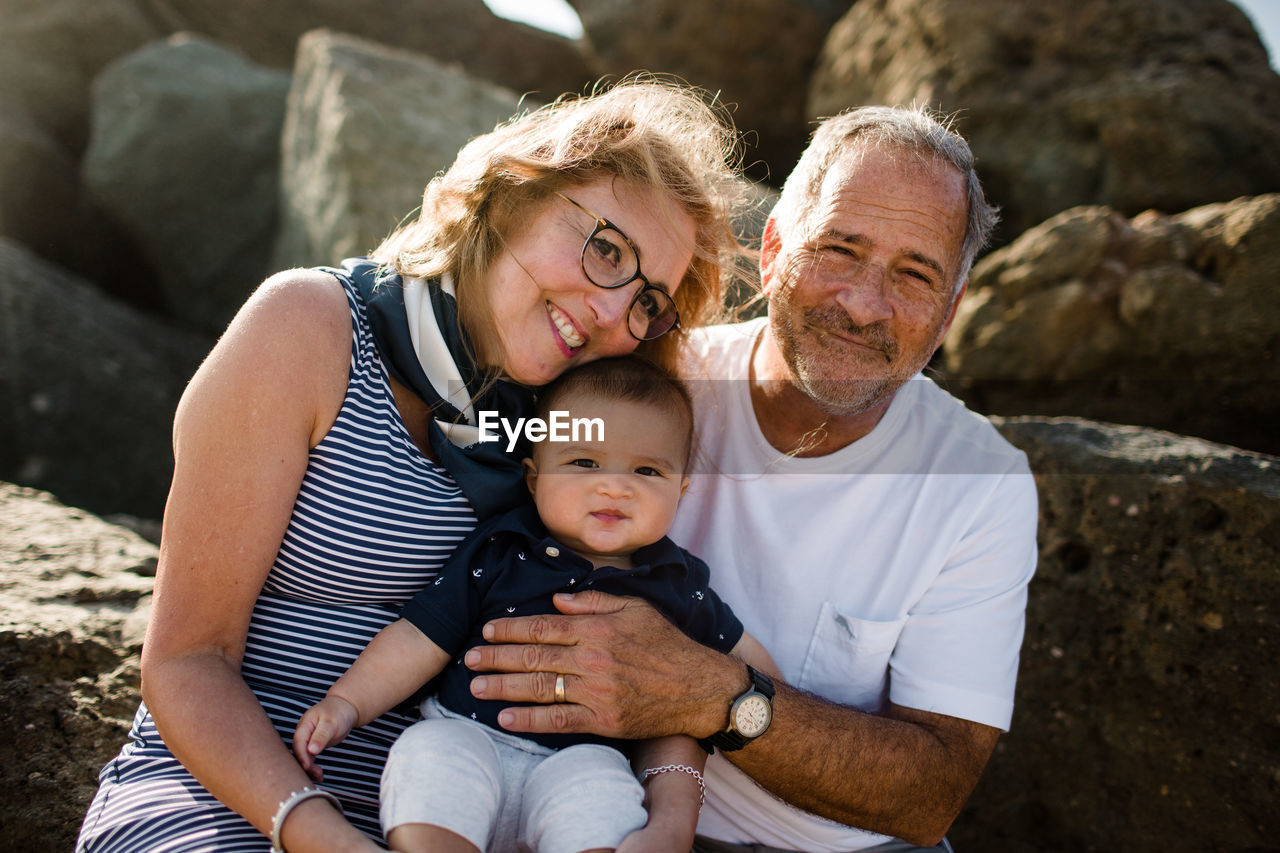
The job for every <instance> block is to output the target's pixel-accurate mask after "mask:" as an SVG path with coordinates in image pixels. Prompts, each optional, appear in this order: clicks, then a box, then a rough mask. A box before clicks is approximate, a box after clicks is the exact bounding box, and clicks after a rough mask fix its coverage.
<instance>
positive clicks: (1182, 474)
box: [950, 418, 1280, 853]
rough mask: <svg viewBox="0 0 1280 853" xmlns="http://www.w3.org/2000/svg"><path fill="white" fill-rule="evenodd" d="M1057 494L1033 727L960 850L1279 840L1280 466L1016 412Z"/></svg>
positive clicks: (978, 799)
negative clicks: (1279, 575)
mask: <svg viewBox="0 0 1280 853" xmlns="http://www.w3.org/2000/svg"><path fill="white" fill-rule="evenodd" d="M1001 431H1002V432H1003V433H1004V435H1005V437H1006V438H1008V439H1009V440H1010V441H1012V442H1013V443H1014V444H1015V445H1017V446H1018V447H1021V448H1022V449H1023V450H1025V451H1026V452H1027V454H1028V456H1029V457H1030V461H1031V468H1032V470H1033V471H1034V472H1035V474H1036V483H1037V486H1038V488H1039V491H1040V532H1039V538H1040V564H1039V568H1038V569H1037V572H1036V577H1035V579H1034V580H1033V581H1032V584H1031V590H1030V602H1029V605H1028V611H1027V635H1026V640H1025V642H1024V644H1023V651H1022V664H1021V669H1020V673H1019V679H1018V698H1017V705H1016V708H1015V711H1014V720H1013V726H1012V729H1011V730H1010V732H1009V734H1008V735H1006V736H1004V737H1003V738H1002V739H1001V743H1000V746H999V747H998V749H997V752H996V754H995V756H994V757H993V758H992V760H991V763H990V765H989V766H988V768H987V771H986V773H985V775H984V777H983V779H982V781H981V783H980V784H979V786H978V790H977V792H976V793H975V794H974V797H973V799H972V800H971V801H970V804H969V806H968V808H967V809H966V811H965V813H964V814H963V815H962V816H961V817H960V819H959V820H958V821H957V822H956V825H955V828H954V829H953V830H952V832H951V833H950V835H951V839H952V841H953V842H954V843H955V845H956V849H958V850H959V849H973V850H1008V851H1027V853H1030V851H1036V853H1058V851H1062V853H1065V851H1078V850H1124V849H1134V850H1241V851H1243V850H1259V851H1260V850H1269V849H1272V848H1273V846H1274V839H1275V837H1276V834H1277V832H1280V813H1277V811H1276V809H1275V808H1274V806H1275V786H1276V775H1275V774H1276V768H1277V767H1280V737H1278V736H1277V735H1278V734H1280V722H1278V721H1277V717H1276V714H1275V709H1276V707H1277V706H1280V670H1278V669H1277V668H1276V665H1275V655H1276V649H1277V647H1280V601H1278V600H1277V595H1278V594H1280V586H1277V584H1276V567H1277V565H1280V459H1278V458H1276V457H1269V456H1263V455H1260V454H1254V453H1247V452H1244V451H1240V450H1237V449H1235V448H1232V447H1225V446H1222V445H1215V444H1210V443H1208V442H1204V441H1199V440H1196V439H1191V438H1184V437H1180V436H1175V435H1171V434H1167V433H1161V432H1157V431H1154V430H1146V429H1140V428H1135V427H1116V426H1108V425H1104V424H1099V423H1090V422H1087V421H1082V420H1077V419H1031V418H1019V419H1016V420H1009V421H1007V422H1005V423H1004V424H1003V425H1002V426H1001Z"/></svg>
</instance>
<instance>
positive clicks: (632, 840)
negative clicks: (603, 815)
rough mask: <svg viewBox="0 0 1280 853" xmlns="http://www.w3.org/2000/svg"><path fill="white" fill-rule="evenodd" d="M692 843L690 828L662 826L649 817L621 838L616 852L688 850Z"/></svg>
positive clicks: (643, 852) (661, 852)
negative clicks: (648, 819) (644, 822)
mask: <svg viewBox="0 0 1280 853" xmlns="http://www.w3.org/2000/svg"><path fill="white" fill-rule="evenodd" d="M692 845H693V831H692V829H691V828H685V827H671V826H664V825H662V824H661V823H660V822H657V821H654V820H652V819H651V820H650V821H649V823H648V824H646V825H645V826H643V827H641V828H640V829H637V830H636V831H635V832H633V833H631V834H630V835H628V836H627V837H626V838H624V839H622V843H621V844H619V845H618V848H617V851H616V853H670V851H672V850H688V849H689V847H690V846H692Z"/></svg>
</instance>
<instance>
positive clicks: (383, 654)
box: [293, 619, 449, 782]
mask: <svg viewBox="0 0 1280 853" xmlns="http://www.w3.org/2000/svg"><path fill="white" fill-rule="evenodd" d="M448 662H449V655H448V654H446V653H445V651H444V650H443V649H441V648H440V647H439V646H437V645H436V644H435V643H433V642H432V641H431V640H429V639H428V638H427V637H426V635H425V634H423V633H422V632H421V631H419V630H418V629H417V628H416V627H414V625H413V623H411V622H408V621H406V620H404V619H397V620H396V621H395V622H392V623H391V624H390V625H388V626H387V627H385V628H383V629H382V630H381V631H379V632H378V635H377V636H376V637H374V638H373V640H372V641H371V642H370V643H369V645H368V647H366V648H365V650H364V651H363V652H361V653H360V657H358V658H356V660H355V663H353V664H351V668H350V669H348V670H347V671H346V673H345V674H344V675H343V676H342V677H341V678H339V679H338V680H337V681H336V682H335V683H334V685H333V686H332V687H330V688H329V692H328V693H327V694H326V695H325V697H324V699H322V700H321V701H320V702H318V703H317V704H315V705H313V706H312V707H311V708H309V709H307V712H306V713H305V714H303V715H302V719H300V720H298V726H297V728H296V729H295V730H294V733H293V754H294V755H295V756H297V758H298V762H299V763H300V764H301V765H302V767H303V769H304V770H306V771H307V773H308V774H310V776H311V778H313V779H315V780H316V781H317V782H318V781H320V779H321V777H322V776H323V773H322V771H321V770H320V768H319V767H318V766H317V765H316V764H315V762H314V760H313V759H314V758H315V757H316V756H317V755H319V754H320V752H321V751H322V750H324V749H325V748H326V747H328V746H332V745H333V744H335V743H339V742H340V741H341V740H342V739H343V738H345V737H346V736H347V734H348V733H350V731H351V730H352V729H353V728H355V727H357V726H363V725H365V724H367V723H369V722H370V721H372V720H375V719H377V718H378V717H379V716H381V715H382V714H385V713H386V712H387V711H389V710H391V709H392V708H394V707H395V706H396V705H398V704H400V703H401V702H403V701H404V700H405V699H408V698H409V697H410V696H412V695H413V692H414V691H415V690H417V689H418V688H419V687H421V686H422V685H424V684H426V683H427V682H428V681H430V680H431V679H432V678H434V677H435V676H436V675H438V674H439V673H440V671H441V670H442V669H444V667H445V665H446V664H447V663H448Z"/></svg>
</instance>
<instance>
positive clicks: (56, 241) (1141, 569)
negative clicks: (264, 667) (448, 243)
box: [0, 0, 1280, 853]
mask: <svg viewBox="0 0 1280 853" xmlns="http://www.w3.org/2000/svg"><path fill="white" fill-rule="evenodd" d="M571 2H572V3H573V5H574V7H575V8H576V9H577V10H578V12H579V14H580V16H581V18H582V21H583V24H584V26H585V29H586V33H587V34H586V36H585V37H584V38H583V39H582V40H579V41H576V42H575V41H569V40H566V39H563V38H560V37H557V36H553V35H549V34H547V33H544V32H541V31H538V30H534V29H531V28H529V27H526V26H523V25H519V24H514V23H511V22H508V21H504V20H501V19H498V18H496V17H494V16H493V15H492V14H491V13H490V12H489V11H488V9H487V8H486V7H485V6H484V5H483V4H482V2H481V0H364V2H360V3H352V2H345V0H273V2H271V3H270V4H263V3H257V2H250V0H221V2H219V3H217V4H211V3H208V2H204V0H0V190H2V191H0V336H2V337H0V481H6V483H5V484H0V605H2V609H0V614H2V615H0V679H2V680H0V759H2V760H0V848H4V849H8V850H19V851H26V850H30V851H50V850H69V849H71V845H72V839H73V838H74V835H75V832H76V830H77V827H78V824H79V820H80V817H81V815H82V814H83V810H84V807H85V805H86V803H87V801H88V798H89V797H90V796H91V793H92V790H93V787H94V784H95V775H96V772H97V769H98V768H99V767H100V766H101V764H102V763H103V762H104V761H105V760H106V759H107V758H108V757H109V756H110V755H111V754H113V753H114V752H115V751H116V750H117V749H118V747H119V745H120V743H121V742H122V740H123V737H124V732H125V730H126V728H127V724H128V721H129V718H130V717H131V715H132V712H133V709H134V707H135V706H136V702H137V682H138V676H137V661H138V657H137V654H138V650H139V647H140V643H141V637H142V627H143V626H144V625H145V620H146V606H147V593H148V590H149V587H150V583H151V581H150V578H151V577H152V575H153V574H154V571H155V560H156V548H155V545H154V544H153V543H154V541H155V538H156V528H157V526H158V525H157V523H156V519H158V518H159V516H160V513H161V510H162V506H163V500H164V494H165V490H166V486H167V481H168V477H169V474H170V468H171V458H170V451H169V443H168V430H169V422H170V419H171V417H172V412H173V408H174V405H175V403H176V401H177V398H178V395H179V394H180V393H181V390H182V388H183V385H184V383H185V382H186V380H187V379H188V377H189V376H190V375H191V373H192V372H193V370H194V369H195V367H196V365H197V364H198V363H199V361H200V359H201V358H202V357H203V355H204V353H206V352H207V351H208V349H209V347H210V346H211V345H212V343H213V341H214V340H215V339H216V337H217V335H218V334H219V333H220V331H221V330H222V329H223V328H224V327H225V324H226V322H227V320H228V319H229V318H230V317H231V315H232V314H233V313H234V311H235V309H236V307H237V306H238V305H239V304H240V303H241V302H242V301H243V299H244V298H245V296H246V295H247V294H248V293H249V292H250V291H251V290H252V288H253V287H254V286H255V285H256V283H257V282H258V281H260V280H261V279H262V278H263V277H264V276H265V275H267V274H269V273H270V272H272V271H273V270H275V269H277V268H280V267H283V266H287V265H294V264H307V265H313V264H318V263H333V262H336V261H338V260H340V259H341V258H342V257H344V256H348V255H353V254H359V253H362V252H364V251H367V250H368V249H369V248H371V247H372V246H373V245H375V244H376V243H377V242H378V240H379V239H380V238H381V237H382V236H383V235H385V234H386V233H387V232H388V231H390V230H391V229H392V228H393V227H394V226H395V224H396V223H397V222H398V221H400V219H401V218H403V217H404V216H406V215H409V214H410V213H411V212H412V211H413V209H414V207H415V206H416V204H417V202H418V199H419V198H420V195H421V192H422V188H423V186H424V185H425V184H426V182H427V181H428V180H429V179H430V177H431V176H432V175H433V174H434V173H435V172H436V171H438V170H440V169H442V168H444V167H446V166H447V165H448V164H449V163H450V162H451V161H452V158H453V155H454V153H455V152H456V151H457V149H458V147H459V146H460V145H461V144H462V143H463V142H464V141H465V140H466V139H467V138H469V137H470V136H472V135H474V134H477V133H481V132H484V131H486V130H488V129H491V128H492V127H493V125H494V123H495V122H497V121H499V120H501V119H503V118H506V117H507V116H509V115H511V114H512V113H513V112H514V111H516V110H518V109H520V108H521V107H522V106H527V105H530V104H536V103H541V102H543V101H546V100H549V99H551V98H553V97H555V96H556V95H558V94H559V93H561V92H565V91H582V90H583V89H584V88H586V87H588V86H589V85H590V84H591V83H592V82H593V81H595V80H596V79H598V78H599V77H600V76H602V75H605V74H612V75H618V74H622V73H626V72H628V71H631V70H633V69H649V70H653V71H659V72H667V73H672V74H677V75H680V76H682V77H684V78H686V79H688V80H690V81H692V82H694V83H696V84H698V85H700V86H702V87H704V88H706V89H707V90H709V91H713V92H719V93H720V97H721V99H722V100H723V101H725V102H727V103H730V104H733V105H735V112H734V115H735V118H736V121H737V122H738V124H739V126H740V129H742V130H743V131H745V132H746V133H747V144H746V147H745V149H744V154H745V160H746V162H747V164H748V167H749V169H748V171H749V174H750V175H751V176H752V177H753V178H754V179H755V180H757V181H759V182H760V187H759V194H760V196H761V197H764V198H768V197H769V195H770V194H771V192H772V190H771V189H770V186H769V185H770V183H773V184H776V183H777V182H778V181H780V180H781V179H782V178H783V177H784V176H785V175H786V174H787V172H788V171H789V169H790V167H791V165H792V164H793V163H794V160H795V157H796V156H797V154H798V152H799V151H800V150H801V148H802V147H803V145H804V143H805V141H806V137H807V133H808V131H809V129H810V127H811V122H812V120H813V119H814V118H816V117H818V116H822V115H829V114H831V113H833V112H836V111H838V110H841V109H843V108H845V107H848V106H853V105H857V104H863V103H907V102H912V101H917V102H922V103H928V104H930V105H933V106H935V107H938V108H941V109H943V110H945V111H948V112H955V113H956V114H957V118H956V123H957V125H958V127H959V129H960V130H961V131H962V132H963V133H965V135H966V136H967V137H968V138H969V139H970V140H971V141H972V143H973V147H974V150H975V152H976V154H977V156H978V160H979V169H980V172H981V173H982V175H983V177H984V180H985V182H986V184H987V186H988V188H989V192H990V195H991V196H992V197H993V198H994V200H996V201H997V202H999V203H1000V204H1001V205H1002V206H1003V213H1004V223H1003V225H1002V227H1001V231H1000V233H999V235H998V242H997V246H996V247H995V249H994V250H993V251H992V252H990V253H989V254H988V255H987V256H986V257H985V258H984V259H983V260H982V261H981V262H980V263H979V265H978V267H977V268H976V269H975V272H974V275H973V279H972V283H971V287H970V293H969V296H968V297H967V298H966V301H965V302H964V303H963V304H962V311H961V314H960V316H959V318H958V319H957V321H956V324H955V327H954V329H953V331H952V335H951V338H950V340H949V342H948V344H947V346H946V350H945V353H944V355H943V357H942V358H941V359H940V360H939V361H938V364H937V365H936V370H937V372H938V375H939V377H940V378H941V379H942V380H943V381H944V382H945V383H946V384H947V385H948V387H949V388H951V389H952V390H953V392H954V393H956V394H958V395H960V396H962V397H964V398H965V399H966V400H967V401H969V402H970V403H971V404H972V405H974V406H975V407H976V408H978V409H979V410H981V411H986V412H991V413H994V414H997V415H1002V416H1006V417H1002V418H999V419H998V420H999V423H1000V427H1001V429H1002V430H1003V431H1004V433H1005V434H1006V436H1007V437H1008V438H1009V439H1010V440H1011V441H1012V442H1014V443H1015V444H1017V445H1018V446H1020V447H1022V448H1024V449H1025V450H1026V451H1027V453H1028V454H1029V455H1030V457H1031V460H1032V467H1033V469H1034V470H1035V471H1036V474H1037V480H1038V483H1039V487H1040V500H1041V529H1040V542H1041V564H1040V569H1039V572H1038V574H1037V577H1036V579H1035V581H1034V583H1033V585H1032V589H1031V602H1030V609H1029V613H1028V617H1029V618H1028V630H1027V639H1026V643H1025V646H1024V649H1023V664H1022V673H1021V678H1020V683H1019V697H1018V706H1017V712H1016V715H1015V720H1014V724H1013V730H1012V731H1011V732H1010V734H1009V735H1008V736H1006V737H1005V738H1003V739H1002V741H1001V744H1000V746H999V749H998V751H997V753H996V755H995V757H994V758H993V759H992V762H991V765H990V766H989V768H988V770H987V773H986V775H985V777H984V779H983V781H982V783H981V785H980V786H979V789H978V791H977V793H976V794H975V796H974V797H973V799H972V801H971V803H970V805H969V807H968V808H967V809H966V812H965V814H964V815H963V816H962V818H961V820H960V821H959V822H958V823H957V825H956V827H955V828H954V830H953V831H952V833H951V838H952V840H953V841H954V842H955V843H956V846H957V848H958V849H961V850H970V851H974V850H982V851H1017V853H1032V851H1080V850H1111V849H1135V850H1146V849H1160V850H1170V851H1179V850H1188V851H1191V850H1194V851H1200V850H1230V851H1264V850H1280V843H1278V842H1277V841H1276V839H1277V837H1280V817H1277V810H1276V808H1275V803H1276V802H1277V801H1280V796H1278V795H1280V714H1277V710H1276V709H1277V708H1280V683H1278V680H1280V668H1277V666H1276V663H1275V660H1276V658H1275V655H1276V654H1277V651H1276V650H1277V649H1278V648H1280V610H1278V605H1280V586H1278V583H1277V581H1278V577H1277V566H1278V565H1280V473H1278V471H1277V465H1280V459H1278V458H1277V457H1275V456H1274V455H1269V454H1276V453H1278V452H1280V430H1277V429H1276V428H1275V427H1274V424H1275V423H1276V419H1277V416H1278V415H1280V393H1277V389H1278V388H1280V385H1278V384H1277V380H1280V359H1277V357H1276V354H1277V352H1276V351H1277V347H1278V346H1280V299H1277V295H1278V294H1277V289H1278V288H1277V276H1278V273H1280V76H1277V74H1276V73H1275V72H1274V71H1273V70H1272V68H1271V67H1270V66H1269V65H1268V58H1267V55H1266V52H1265V50H1264V48H1263V47H1262V45H1261V43H1260V41H1259V39H1258V37H1257V35H1256V34H1255V33H1254V31H1253V29H1252V27H1251V26H1250V24H1249V21H1248V19H1247V18H1246V17H1245V16H1244V15H1243V14H1242V13H1241V12H1240V11H1239V10H1238V9H1237V8H1236V7H1235V6H1233V5H1232V4H1231V3H1229V2H1227V0H1045V1H1044V2H1039V3H1026V2H1023V0H857V2H855V3H852V4H851V3H849V2H847V0H846V2H839V0H740V2H736V3H733V4H725V3H713V2H709V1H708V2H689V0H679V2H676V0H648V2H645V3H624V2H619V0H571ZM750 221H751V223H753V224H751V225H748V226H747V230H748V232H751V231H752V230H753V229H754V230H757V231H758V226H759V217H758V216H756V217H755V218H754V219H751V220H750ZM747 236H748V237H749V236H750V233H748V234H747ZM1082 418H1089V419H1091V420H1083V419H1082ZM1104 421H1105V422H1106V423H1103V422H1104ZM1116 424H1123V425H1124V426H1120V425H1116ZM73 507H74V508H73Z"/></svg>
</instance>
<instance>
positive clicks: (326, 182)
mask: <svg viewBox="0 0 1280 853" xmlns="http://www.w3.org/2000/svg"><path fill="white" fill-rule="evenodd" d="M519 107H520V100H519V98H518V97H517V96H516V95H515V93H513V92H511V91H509V90H506V89H501V88H499V87H497V86H494V85H493V84H492V83H487V82H484V81H482V80H477V79H475V78H473V77H469V76H468V75H466V74H465V73H463V72H462V71H459V70H457V69H455V68H450V67H446V66H444V65H441V64H440V63H438V62H436V61H435V60H433V59H431V58H429V57H426V56H419V55H415V54H410V53H407V52H405V51H401V50H393V49H391V48H387V47H383V46H381V45H377V44H374V43H372V42H368V41H364V40H362V39H356V38H352V37H350V36H344V35H339V34H336V33H331V32H327V31H318V32H315V33H311V34H309V35H307V36H306V37H305V38H304V39H303V40H302V43H301V44H300V45H299V49H298V67H297V70H296V71H295V73H294V82H293V88H292V90H291V91H290V94H289V107H288V114H287V116H286V119H285V130H284V163H283V166H282V187H283V189H282V195H281V198H282V204H283V210H282V217H283V219H282V221H281V224H280V232H279V233H280V237H279V242H278V243H277V247H276V266H277V267H281V268H283V267H290V266H313V265H315V264H335V263H337V262H338V261H340V260H341V259H343V258H345V257H352V256H356V255H364V254H367V253H368V252H369V251H371V250H372V249H373V248H374V247H375V246H377V245H378V244H379V243H380V242H381V241H382V239H383V238H384V237H386V236H387V235H388V234H390V233H391V231H392V230H393V229H394V228H395V227H396V225H397V224H399V223H400V221H401V220H402V219H404V218H405V217H406V216H409V215H411V214H413V213H414V212H415V211H416V209H417V207H418V205H420V204H421V202H422V192H423V190H424V189H425V187H426V185H427V182H428V181H430V180H431V178H432V177H433V176H434V175H435V174H436V172H438V171H440V170H443V169H445V168H447V167H448V166H449V165H450V164H451V163H452V162H453V159H454V157H455V156H456V155H457V153H458V149H459V148H461V147H462V146H463V145H464V144H465V143H466V142H467V140H469V139H470V138H471V137H473V136H476V135H478V134H481V133H487V132H488V131H490V130H493V128H494V126H495V125H496V124H497V123H498V122H499V121H502V120H504V119H507V118H509V117H510V116H511V115H512V114H513V113H515V112H516V111H517V110H518V109H519Z"/></svg>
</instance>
